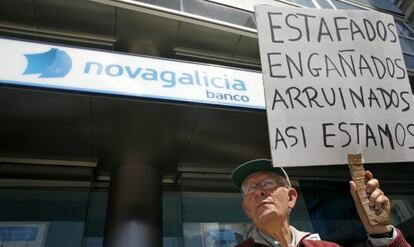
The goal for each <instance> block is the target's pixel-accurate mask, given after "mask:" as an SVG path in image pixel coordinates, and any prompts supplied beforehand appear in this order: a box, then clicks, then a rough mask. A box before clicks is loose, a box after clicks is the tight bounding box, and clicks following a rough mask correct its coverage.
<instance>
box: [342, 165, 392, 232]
mask: <svg viewBox="0 0 414 247" xmlns="http://www.w3.org/2000/svg"><path fill="white" fill-rule="evenodd" d="M351 163H352V160H350V169H351V173H352V178H353V180H354V181H350V188H351V195H352V197H353V198H354V201H355V206H356V208H357V211H358V215H359V218H360V219H361V221H362V224H363V225H364V228H365V230H366V231H367V233H368V234H379V233H387V232H390V231H391V230H392V226H391V225H390V224H389V215H390V200H389V199H388V197H387V196H385V195H384V192H383V191H382V190H381V189H380V188H379V181H378V180H377V179H375V178H374V176H373V175H372V173H371V172H370V171H364V169H363V167H362V163H359V165H360V167H359V168H357V169H355V167H354V168H351V167H352V166H354V165H355V164H351ZM361 172H363V174H358V173H361ZM360 175H362V177H358V176H360ZM361 179H362V181H361ZM361 183H362V184H361Z"/></svg>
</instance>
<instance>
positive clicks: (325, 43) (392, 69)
mask: <svg viewBox="0 0 414 247" xmlns="http://www.w3.org/2000/svg"><path fill="white" fill-rule="evenodd" d="M255 11H256V17H257V23H258V32H259V46H260V55H261V62H262V68H263V80H264V87H265V98H266V106H267V116H268V124H269V136H270V142H271V143H270V144H271V152H272V158H273V161H274V163H275V164H277V165H283V166H310V165H328V164H344V163H347V154H348V153H362V155H363V158H364V162H366V163H377V162H396V161H410V160H411V161H412V160H414V121H413V117H414V111H413V109H412V108H413V97H412V93H411V89H410V85H409V81H408V75H407V72H406V68H405V64H404V60H403V56H402V52H401V48H400V44H399V40H398V34H397V31H396V28H395V24H394V20H393V18H392V16H390V15H386V14H381V13H378V12H374V11H345V10H315V9H299V8H277V7H272V6H263V5H262V6H256V8H255Z"/></svg>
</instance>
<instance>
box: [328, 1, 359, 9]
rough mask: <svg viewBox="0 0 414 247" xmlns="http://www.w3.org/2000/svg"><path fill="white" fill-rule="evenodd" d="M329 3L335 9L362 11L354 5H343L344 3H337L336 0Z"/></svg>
mask: <svg viewBox="0 0 414 247" xmlns="http://www.w3.org/2000/svg"><path fill="white" fill-rule="evenodd" d="M331 2H332V3H333V4H334V5H335V7H336V8H337V9H356V10H358V9H359V10H361V9H363V8H360V7H357V6H355V5H352V4H349V3H345V2H341V1H338V0H331Z"/></svg>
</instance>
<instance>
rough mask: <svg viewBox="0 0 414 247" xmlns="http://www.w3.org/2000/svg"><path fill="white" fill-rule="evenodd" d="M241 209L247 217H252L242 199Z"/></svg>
mask: <svg viewBox="0 0 414 247" xmlns="http://www.w3.org/2000/svg"><path fill="white" fill-rule="evenodd" d="M242 209H243V212H244V214H245V215H246V216H247V218H252V217H250V213H249V209H248V208H247V206H246V205H245V204H244V200H243V201H242Z"/></svg>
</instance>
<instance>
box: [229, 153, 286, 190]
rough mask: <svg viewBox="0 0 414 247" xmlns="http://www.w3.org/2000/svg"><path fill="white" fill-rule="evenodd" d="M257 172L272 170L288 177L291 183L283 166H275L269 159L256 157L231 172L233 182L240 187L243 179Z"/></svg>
mask: <svg viewBox="0 0 414 247" xmlns="http://www.w3.org/2000/svg"><path fill="white" fill-rule="evenodd" d="M256 172H272V173H276V174H278V175H280V176H282V177H284V178H286V179H287V180H288V182H289V184H290V181H289V178H288V177H287V174H286V172H285V171H284V170H283V168H282V167H274V166H273V165H272V161H271V160H269V159H256V160H251V161H248V162H246V163H243V164H241V165H239V166H238V167H236V169H234V170H233V172H232V174H231V179H232V180H233V183H234V184H235V185H236V186H237V187H238V188H239V189H240V188H241V186H242V184H243V181H244V180H245V179H246V178H247V177H248V176H249V175H251V174H253V173H256Z"/></svg>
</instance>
